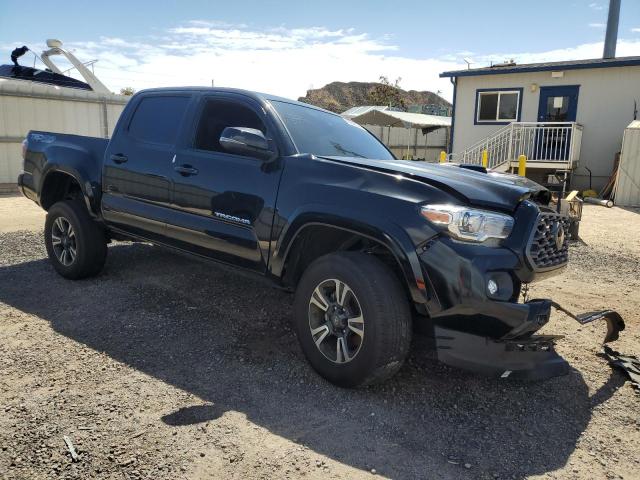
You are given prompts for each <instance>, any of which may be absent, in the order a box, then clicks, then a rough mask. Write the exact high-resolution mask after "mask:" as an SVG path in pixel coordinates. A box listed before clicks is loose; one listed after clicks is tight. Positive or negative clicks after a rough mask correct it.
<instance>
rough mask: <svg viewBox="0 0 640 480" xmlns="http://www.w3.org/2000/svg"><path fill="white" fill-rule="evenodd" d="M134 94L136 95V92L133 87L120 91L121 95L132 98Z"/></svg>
mask: <svg viewBox="0 0 640 480" xmlns="http://www.w3.org/2000/svg"><path fill="white" fill-rule="evenodd" d="M134 93H136V91H135V90H134V89H133V87H124V88H121V89H120V95H126V96H128V97H130V96H131V95H133V94H134Z"/></svg>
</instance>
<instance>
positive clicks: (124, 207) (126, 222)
mask: <svg viewBox="0 0 640 480" xmlns="http://www.w3.org/2000/svg"><path fill="white" fill-rule="evenodd" d="M191 97H192V96H191V94H189V93H171V92H159V93H153V94H145V95H143V96H141V97H138V98H137V97H134V99H133V100H132V102H135V103H134V104H133V105H131V106H130V107H129V108H128V111H129V112H130V113H129V114H128V116H127V117H125V118H123V119H121V122H122V124H121V125H120V124H119V125H118V129H117V130H116V132H115V134H114V137H113V139H112V140H111V142H110V143H109V148H108V149H107V152H106V154H105V159H104V164H103V177H102V189H103V194H102V211H103V215H104V217H105V219H106V220H107V221H108V222H109V223H111V224H112V225H114V226H116V227H118V228H120V229H122V230H124V231H127V232H130V233H133V234H136V235H140V236H143V237H147V238H151V239H161V238H162V236H163V235H164V234H165V231H166V229H165V223H166V219H167V216H168V213H169V212H168V210H169V209H170V208H171V173H172V172H173V169H172V163H171V162H172V160H173V157H174V155H175V153H176V152H175V144H176V139H177V138H178V135H179V133H180V130H181V128H182V127H183V123H184V118H185V113H186V111H187V108H188V106H189V102H190V100H191Z"/></svg>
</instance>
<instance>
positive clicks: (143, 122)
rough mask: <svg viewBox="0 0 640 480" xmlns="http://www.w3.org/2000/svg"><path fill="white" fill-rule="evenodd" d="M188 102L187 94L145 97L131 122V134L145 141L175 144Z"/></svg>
mask: <svg viewBox="0 0 640 480" xmlns="http://www.w3.org/2000/svg"><path fill="white" fill-rule="evenodd" d="M188 103H189V97H185V96H160V95H154V96H151V97H145V98H143V99H142V100H141V101H140V103H139V104H138V107H137V108H136V111H135V113H134V114H133V118H131V122H130V123H129V135H131V136H133V137H135V138H136V139H138V140H142V141H144V142H152V143H160V144H164V145H173V144H174V143H175V141H176V137H177V136H178V130H179V129H180V126H181V125H182V118H183V117H184V113H185V111H186V110H187V104H188Z"/></svg>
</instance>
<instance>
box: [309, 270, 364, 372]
mask: <svg viewBox="0 0 640 480" xmlns="http://www.w3.org/2000/svg"><path fill="white" fill-rule="evenodd" d="M309 330H310V332H311V337H312V338H313V342H314V343H315V345H316V347H317V348H318V350H320V352H321V353H322V354H323V355H324V356H325V357H326V358H327V359H328V360H330V361H332V362H334V363H348V362H350V361H352V360H353V359H354V358H355V357H356V355H357V354H358V352H359V351H360V348H361V347H362V342H363V340H364V316H363V314H362V309H361V307H360V302H359V301H358V298H357V297H356V295H355V293H353V290H351V288H350V287H349V286H348V285H347V284H346V283H344V282H342V281H340V280H337V279H335V278H332V279H328V280H324V281H322V282H320V283H319V284H318V286H317V287H316V288H315V289H314V291H313V293H312V294H311V299H310V300H309Z"/></svg>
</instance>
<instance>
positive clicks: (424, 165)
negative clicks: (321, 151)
mask: <svg viewBox="0 0 640 480" xmlns="http://www.w3.org/2000/svg"><path fill="white" fill-rule="evenodd" d="M320 158H324V159H327V160H331V161H334V162H339V163H344V164H349V165H353V166H359V167H364V168H367V169H372V170H378V171H381V172H385V173H393V174H401V175H404V176H407V177H410V178H413V179H416V180H419V181H422V182H424V183H427V184H429V185H432V186H434V187H437V188H440V189H442V190H444V191H446V192H447V193H450V194H452V195H454V196H456V197H458V198H460V199H461V200H462V201H464V202H465V203H467V204H471V205H475V206H479V207H487V208H493V209H499V210H508V211H512V210H514V209H515V208H516V207H517V205H518V204H519V203H520V202H521V201H522V200H525V199H527V198H531V199H533V200H535V201H538V202H540V203H543V204H546V203H548V202H549V198H550V196H549V191H548V190H547V189H546V188H544V187H543V186H542V185H539V184H537V183H535V182H533V181H531V180H529V179H528V178H525V177H519V176H517V175H511V174H506V173H497V172H489V173H485V172H483V171H476V170H471V169H469V168H462V167H460V165H458V164H452V163H448V164H447V163H445V164H438V163H428V162H423V161H418V162H416V161H409V160H372V159H368V158H355V157H324V156H323V157H320Z"/></svg>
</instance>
